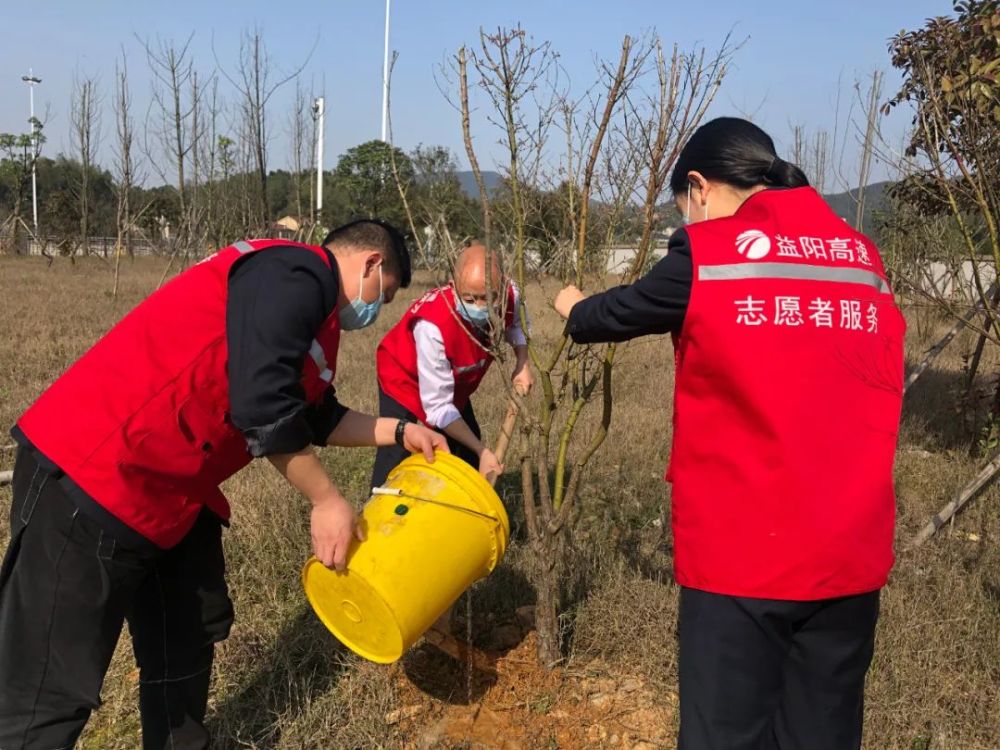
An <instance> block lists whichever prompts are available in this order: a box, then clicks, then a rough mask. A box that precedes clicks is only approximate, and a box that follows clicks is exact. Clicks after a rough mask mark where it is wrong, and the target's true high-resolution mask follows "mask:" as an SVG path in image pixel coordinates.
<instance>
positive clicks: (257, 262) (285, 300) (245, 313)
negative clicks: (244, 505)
mask: <svg viewBox="0 0 1000 750" xmlns="http://www.w3.org/2000/svg"><path fill="white" fill-rule="evenodd" d="M338 286H339V285H338V280H337V275H336V273H335V272H331V270H330V268H328V267H327V266H326V265H325V264H324V263H323V261H322V260H320V258H319V257H317V256H316V255H315V254H314V253H313V252H312V251H310V250H306V249H304V248H299V247H287V248H284V247H279V248H272V249H268V250H266V251H263V252H257V253H253V254H251V255H248V256H247V257H246V258H243V259H241V260H240V261H238V262H237V263H236V264H235V265H234V266H233V268H232V269H231V270H230V273H229V293H228V300H227V303H226V336H227V342H228V345H229V362H228V365H227V367H228V373H229V404H230V407H229V408H230V416H231V417H232V421H233V424H234V425H235V426H236V427H237V429H239V430H240V431H241V432H242V433H243V435H244V436H245V437H246V441H247V447H248V449H249V451H250V454H251V455H253V456H267V455H271V454H274V453H294V452H295V451H299V450H302V449H303V448H305V447H306V446H307V445H309V444H310V443H316V444H319V445H322V444H325V442H326V437H327V435H329V433H330V431H331V430H332V429H333V428H334V426H336V424H337V422H338V421H339V420H340V418H341V417H342V416H343V414H344V412H345V411H346V409H345V408H344V407H342V406H341V405H340V404H339V403H337V398H336V395H335V394H334V392H333V389H332V388H331V389H330V391H329V392H328V393H327V394H325V395H324V399H323V401H322V402H321V403H320V404H318V405H315V406H312V405H310V404H309V403H307V402H306V399H305V391H304V389H303V388H302V383H301V378H302V364H303V361H304V359H305V356H306V353H307V352H308V351H309V346H310V344H311V343H312V340H313V338H314V337H315V336H316V332H317V331H318V330H319V329H320V327H321V326H322V324H323V322H324V321H325V320H326V319H327V317H329V315H330V313H331V312H332V311H333V309H334V307H335V306H336V304H337V294H338Z"/></svg>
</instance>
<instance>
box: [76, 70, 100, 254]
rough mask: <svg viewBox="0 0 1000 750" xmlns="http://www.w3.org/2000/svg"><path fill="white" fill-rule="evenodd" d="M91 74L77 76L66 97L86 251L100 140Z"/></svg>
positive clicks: (81, 225) (81, 231)
mask: <svg viewBox="0 0 1000 750" xmlns="http://www.w3.org/2000/svg"><path fill="white" fill-rule="evenodd" d="M96 88H97V82H96V79H94V78H86V77H85V78H82V79H78V80H76V81H75V82H74V84H73V93H72V97H71V101H70V128H71V130H70V135H71V139H72V143H73V155H74V156H75V157H76V160H77V161H78V162H79V165H80V175H79V178H78V180H77V183H76V185H75V186H74V193H75V195H76V199H77V206H78V210H79V212H80V238H79V242H80V246H81V247H82V248H84V252H85V253H87V254H89V252H90V243H89V238H90V211H91V205H90V199H91V191H92V188H93V186H92V185H91V177H92V172H93V170H94V169H95V166H94V164H95V162H96V161H97V149H98V147H99V146H100V143H101V115H100V99H99V97H98V95H97V91H96Z"/></svg>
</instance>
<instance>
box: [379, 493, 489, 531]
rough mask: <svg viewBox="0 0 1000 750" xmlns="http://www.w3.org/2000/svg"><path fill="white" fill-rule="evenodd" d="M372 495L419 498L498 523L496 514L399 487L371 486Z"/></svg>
mask: <svg viewBox="0 0 1000 750" xmlns="http://www.w3.org/2000/svg"><path fill="white" fill-rule="evenodd" d="M372 494H373V495H391V496H393V497H405V498H407V499H408V500H419V501H420V502H423V503H430V504H431V505H439V506H441V507H442V508H450V509H451V510H458V511H461V512H462V513H468V514H470V515H473V516H479V517H480V518H485V519H486V520H487V521H492V522H493V523H494V524H496V525H497V526H499V525H500V519H499V518H497V517H496V516H491V515H490V514H489V513H482V512H480V511H478V510H473V509H472V508H463V507H462V506H461V505H452V504H451V503H444V502H441V501H440V500H432V499H431V498H429V497H421V496H420V495H410V494H409V493H406V492H403V490H402V489H400V488H399V487H372Z"/></svg>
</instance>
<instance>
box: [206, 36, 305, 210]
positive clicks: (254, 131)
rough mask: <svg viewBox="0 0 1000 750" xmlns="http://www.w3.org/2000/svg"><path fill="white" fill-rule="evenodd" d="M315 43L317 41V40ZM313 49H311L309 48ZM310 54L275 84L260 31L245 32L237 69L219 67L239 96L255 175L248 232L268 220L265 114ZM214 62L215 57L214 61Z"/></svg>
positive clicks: (301, 68)
mask: <svg viewBox="0 0 1000 750" xmlns="http://www.w3.org/2000/svg"><path fill="white" fill-rule="evenodd" d="M317 41H318V40H317ZM313 48H314V49H315V45H314V46H313ZM311 56H312V51H310V52H309V54H308V55H307V56H306V59H305V60H304V61H303V62H302V64H301V65H299V66H298V67H297V68H296V69H295V70H293V71H292V72H291V73H289V74H287V75H280V74H279V77H278V78H277V80H275V70H274V66H273V65H272V62H271V57H270V55H269V54H268V50H267V45H266V43H265V42H264V38H263V36H262V34H261V31H260V29H254V30H253V31H246V32H244V34H243V38H242V39H241V41H240V60H239V67H238V69H237V70H236V72H235V74H232V75H230V74H229V73H227V72H225V69H224V68H223V66H222V65H221V64H219V69H220V70H222V71H223V75H224V76H225V77H226V79H227V80H228V81H229V82H230V83H231V84H232V85H233V87H234V88H236V90H237V91H238V92H239V95H240V99H241V107H242V115H243V124H244V130H245V133H244V135H245V137H246V138H247V147H248V149H249V151H250V154H251V156H252V157H253V167H254V172H255V174H256V175H257V190H256V200H255V209H254V217H253V223H252V224H251V225H250V226H251V229H253V228H256V229H258V230H264V229H266V228H267V227H268V225H269V223H270V219H271V207H270V204H269V200H268V195H267V156H268V154H267V149H268V143H269V133H268V117H267V110H268V104H269V103H270V101H271V97H273V96H274V94H275V92H276V91H278V89H280V88H281V87H282V86H284V85H285V84H286V83H288V82H289V81H292V80H294V79H295V78H297V77H298V75H299V74H300V73H301V72H302V70H303V69H304V68H305V66H306V64H307V63H308V62H309V58H310V57H311ZM216 62H218V57H216Z"/></svg>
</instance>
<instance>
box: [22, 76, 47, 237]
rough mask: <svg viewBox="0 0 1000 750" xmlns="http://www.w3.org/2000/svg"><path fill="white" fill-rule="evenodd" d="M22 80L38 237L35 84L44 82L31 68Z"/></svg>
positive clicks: (34, 217)
mask: <svg viewBox="0 0 1000 750" xmlns="http://www.w3.org/2000/svg"><path fill="white" fill-rule="evenodd" d="M21 80H22V81H24V82H25V83H26V84H28V101H29V102H30V104H29V106H30V108H31V109H30V112H31V136H32V138H31V141H32V143H31V146H32V151H31V220H32V224H33V225H34V228H35V237H38V182H37V179H36V175H35V162H36V161H37V158H36V157H37V151H38V128H37V127H35V86H37V85H38V84H40V83H41V82H42V79H41V78H38V77H37V76H34V75H32V73H31V68H28V75H26V76H21Z"/></svg>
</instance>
